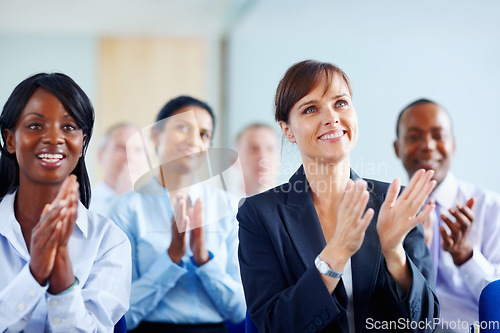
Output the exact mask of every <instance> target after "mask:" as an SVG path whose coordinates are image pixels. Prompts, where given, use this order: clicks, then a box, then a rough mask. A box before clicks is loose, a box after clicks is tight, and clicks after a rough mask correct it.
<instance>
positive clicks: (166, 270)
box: [144, 251, 188, 288]
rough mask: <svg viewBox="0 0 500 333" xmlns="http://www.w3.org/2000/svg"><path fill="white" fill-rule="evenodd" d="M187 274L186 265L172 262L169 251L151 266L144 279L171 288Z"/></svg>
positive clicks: (162, 254)
mask: <svg viewBox="0 0 500 333" xmlns="http://www.w3.org/2000/svg"><path fill="white" fill-rule="evenodd" d="M181 263H182V260H181ZM187 272H188V270H187V269H186V268H185V265H184V264H182V265H177V264H176V263H174V262H173V261H172V259H171V258H170V256H169V255H168V253H167V251H164V252H163V253H161V254H160V255H159V256H158V258H157V259H156V260H155V262H154V263H153V264H152V265H151V267H150V268H149V270H148V272H147V273H146V274H145V275H144V277H145V278H147V279H148V280H150V281H152V282H154V283H156V284H158V285H160V286H162V287H165V288H170V287H172V286H173V285H175V284H176V283H177V279H179V278H180V277H181V276H182V275H184V274H186V273H187Z"/></svg>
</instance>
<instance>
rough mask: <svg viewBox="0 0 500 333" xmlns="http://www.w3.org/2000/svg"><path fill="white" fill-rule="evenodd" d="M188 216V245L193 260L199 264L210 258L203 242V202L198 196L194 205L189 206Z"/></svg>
mask: <svg viewBox="0 0 500 333" xmlns="http://www.w3.org/2000/svg"><path fill="white" fill-rule="evenodd" d="M189 217H190V220H191V225H190V228H191V231H190V235H189V246H190V247H191V252H192V253H193V259H194V261H196V264H197V265H198V266H201V265H203V264H205V263H206V262H207V261H209V260H210V256H209V254H208V250H207V247H206V244H205V230H204V228H203V202H202V201H201V198H198V200H196V202H195V204H194V206H193V207H191V208H190V210H189Z"/></svg>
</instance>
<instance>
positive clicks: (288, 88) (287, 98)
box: [274, 60, 352, 123]
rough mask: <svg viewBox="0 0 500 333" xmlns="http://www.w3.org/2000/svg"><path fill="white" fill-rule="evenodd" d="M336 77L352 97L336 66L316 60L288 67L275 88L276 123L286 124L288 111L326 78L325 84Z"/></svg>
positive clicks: (348, 82)
mask: <svg viewBox="0 0 500 333" xmlns="http://www.w3.org/2000/svg"><path fill="white" fill-rule="evenodd" d="M336 75H338V76H340V77H342V79H343V80H344V82H345V84H346V85H347V89H349V93H350V94H351V96H352V89H351V83H350V81H349V78H348V77H347V75H346V74H345V73H344V71H342V70H341V69H340V68H339V67H338V66H336V65H334V64H331V63H328V62H319V61H316V60H304V61H301V62H298V63H296V64H294V65H293V66H292V67H290V68H289V69H288V70H287V71H286V73H285V75H284V76H283V78H282V79H281V81H280V83H279V84H278V88H276V96H275V98H274V106H275V109H276V112H275V114H274V118H275V119H276V121H284V122H286V123H288V117H289V115H290V110H291V109H292V107H293V106H294V105H295V103H297V102H298V101H299V100H300V99H301V98H302V97H304V96H305V95H307V94H308V93H309V92H310V91H311V90H313V89H314V88H315V87H316V86H317V85H318V83H319V81H320V79H321V78H323V77H326V80H327V82H329V81H330V80H331V79H333V78H334V77H335V76H336Z"/></svg>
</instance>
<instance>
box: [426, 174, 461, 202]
mask: <svg viewBox="0 0 500 333" xmlns="http://www.w3.org/2000/svg"><path fill="white" fill-rule="evenodd" d="M457 193H458V181H457V179H456V178H455V176H454V175H453V173H451V172H448V174H447V175H446V177H444V179H443V181H442V182H441V184H439V186H438V187H437V188H436V189H435V190H434V192H433V193H432V194H431V197H432V198H434V200H436V202H437V203H438V204H439V205H440V206H441V207H442V208H445V209H449V208H451V207H453V206H454V203H455V198H456V197H457Z"/></svg>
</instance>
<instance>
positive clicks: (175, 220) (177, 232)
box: [167, 193, 190, 264]
mask: <svg viewBox="0 0 500 333" xmlns="http://www.w3.org/2000/svg"><path fill="white" fill-rule="evenodd" d="M186 197H187V196H186V195H185V194H183V193H179V194H178V195H177V197H176V200H175V202H174V215H173V216H172V240H171V242H170V246H169V248H168V250H167V252H168V255H169V256H170V259H172V261H173V262H174V263H176V264H179V263H180V261H181V259H182V257H183V256H184V253H186V248H187V243H186V230H188V228H189V222H190V221H189V220H190V219H189V215H188V209H189V208H190V207H188V200H187V199H186Z"/></svg>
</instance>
